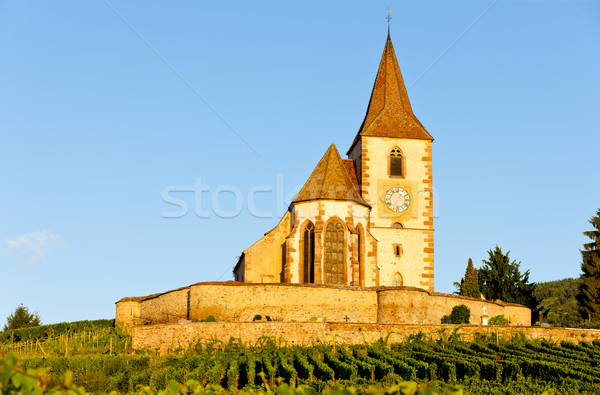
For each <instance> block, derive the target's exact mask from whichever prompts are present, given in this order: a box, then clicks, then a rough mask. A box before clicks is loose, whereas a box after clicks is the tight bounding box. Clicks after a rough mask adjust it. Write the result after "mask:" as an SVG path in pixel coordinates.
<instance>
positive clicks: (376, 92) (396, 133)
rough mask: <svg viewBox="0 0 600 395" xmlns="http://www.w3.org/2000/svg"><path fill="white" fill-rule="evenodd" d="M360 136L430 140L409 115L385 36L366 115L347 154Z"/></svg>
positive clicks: (401, 84) (400, 75)
mask: <svg viewBox="0 0 600 395" xmlns="http://www.w3.org/2000/svg"><path fill="white" fill-rule="evenodd" d="M360 136H378V137H395V138H407V139H419V140H433V137H431V135H430V134H429V133H428V132H427V130H425V128H424V127H423V125H421V122H419V120H418V119H417V117H416V116H415V114H413V111H412V107H411V106H410V101H409V100H408V94H407V93H406V87H405V86H404V80H403V79H402V73H400V67H398V60H397V59H396V53H395V52H394V47H393V45H392V40H391V39H390V34H389V32H388V37H387V41H386V42H385V48H384V49H383V55H382V57H381V62H380V63H379V70H377V77H376V78H375V84H374V86H373V92H372V93H371V100H369V106H368V108H367V114H366V115H365V119H364V121H363V123H362V125H361V126H360V129H359V130H358V133H357V134H356V137H355V138H354V142H353V143H352V145H351V146H350V150H351V149H352V147H353V146H354V144H356V143H357V142H358V140H359V139H360Z"/></svg>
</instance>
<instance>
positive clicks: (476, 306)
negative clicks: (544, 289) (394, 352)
mask: <svg viewBox="0 0 600 395" xmlns="http://www.w3.org/2000/svg"><path fill="white" fill-rule="evenodd" d="M377 294H378V303H379V305H378V309H377V313H378V314H377V322H378V323H381V324H394V323H406V324H418V323H425V324H439V323H441V321H442V318H443V317H444V316H445V315H449V314H450V312H451V311H452V308H453V307H454V306H457V305H459V304H464V305H466V306H467V307H468V308H469V309H470V310H471V321H470V323H471V324H473V325H479V324H480V323H481V316H482V315H484V307H485V315H487V316H488V317H494V316H496V315H501V314H502V315H504V317H506V318H507V319H509V320H510V323H511V325H526V326H528V325H531V310H530V309H528V308H527V307H525V306H521V305H517V304H512V303H503V302H500V301H496V302H493V301H488V300H481V299H475V298H466V297H462V296H457V295H450V294H444V293H439V292H434V293H430V292H427V291H424V290H416V289H395V288H387V289H380V290H379V291H377Z"/></svg>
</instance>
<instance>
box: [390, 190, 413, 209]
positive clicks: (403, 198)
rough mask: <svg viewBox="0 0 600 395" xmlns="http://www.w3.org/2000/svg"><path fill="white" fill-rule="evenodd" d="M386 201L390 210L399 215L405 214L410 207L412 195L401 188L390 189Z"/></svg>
mask: <svg viewBox="0 0 600 395" xmlns="http://www.w3.org/2000/svg"><path fill="white" fill-rule="evenodd" d="M384 200H385V204H386V205H387V206H388V208H389V209H390V210H392V211H395V212H397V213H403V212H404V211H406V209H407V208H408V206H409V205H410V195H409V194H408V192H406V190H404V189H403V188H400V187H393V188H390V189H388V191H387V192H386V193H385V198H384Z"/></svg>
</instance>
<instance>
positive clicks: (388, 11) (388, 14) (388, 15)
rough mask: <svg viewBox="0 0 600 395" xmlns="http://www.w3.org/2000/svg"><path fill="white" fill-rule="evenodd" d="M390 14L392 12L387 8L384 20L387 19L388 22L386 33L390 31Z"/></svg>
mask: <svg viewBox="0 0 600 395" xmlns="http://www.w3.org/2000/svg"><path fill="white" fill-rule="evenodd" d="M391 13H392V10H391V8H390V7H388V9H387V16H386V17H385V19H387V21H388V33H389V31H390V22H391V21H392V16H391V15H390V14H391Z"/></svg>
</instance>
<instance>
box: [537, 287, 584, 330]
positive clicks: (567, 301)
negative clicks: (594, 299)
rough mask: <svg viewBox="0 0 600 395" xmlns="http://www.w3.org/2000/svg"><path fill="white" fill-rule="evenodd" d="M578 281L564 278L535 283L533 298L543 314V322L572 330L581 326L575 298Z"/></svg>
mask: <svg viewBox="0 0 600 395" xmlns="http://www.w3.org/2000/svg"><path fill="white" fill-rule="evenodd" d="M580 282H581V281H580V279H578V278H576V279H573V278H565V279H562V280H554V281H547V282H541V283H537V284H536V285H535V293H534V295H535V297H536V299H537V300H538V301H539V308H540V310H542V313H543V322H547V323H548V324H551V325H552V326H562V327H569V328H574V327H577V326H579V325H580V324H581V316H580V315H579V311H578V308H579V304H578V303H577V299H575V296H576V295H577V293H578V292H579V291H578V290H579V283H580Z"/></svg>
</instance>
